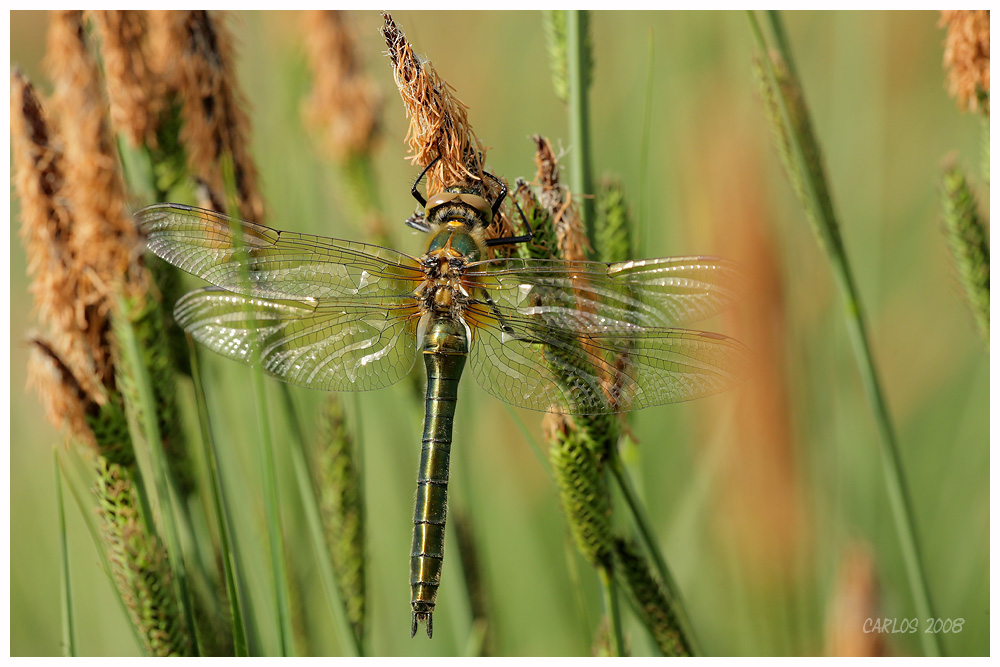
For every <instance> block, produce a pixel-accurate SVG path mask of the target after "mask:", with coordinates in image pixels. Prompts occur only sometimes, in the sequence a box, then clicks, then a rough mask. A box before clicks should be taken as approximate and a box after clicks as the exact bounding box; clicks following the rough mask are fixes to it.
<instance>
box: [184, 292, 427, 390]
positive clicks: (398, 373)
mask: <svg viewBox="0 0 1000 667" xmlns="http://www.w3.org/2000/svg"><path fill="white" fill-rule="evenodd" d="M248 310H249V311H252V316H251V315H250V313H249V312H248ZM174 317H175V318H176V320H177V323H178V324H179V325H180V326H181V327H183V328H184V330H185V331H188V332H189V333H190V334H191V335H192V336H193V337H194V339H195V340H197V341H198V342H199V343H202V344H203V345H205V346H206V347H208V348H210V349H212V350H214V351H216V352H218V353H220V354H222V355H224V356H226V357H229V358H230V359H235V360H237V361H241V362H243V363H245V364H248V365H249V364H250V363H252V358H251V346H252V345H256V346H257V348H258V349H259V353H260V363H261V367H262V369H263V370H264V372H266V373H267V374H268V375H272V376H274V377H276V378H278V379H280V380H284V381H285V382H290V383H292V384H296V385H300V386H303V387H309V388H311V389H322V390H325V391H363V390H368V389H379V388H382V387H387V386H389V385H391V384H393V383H395V382H398V381H399V380H401V379H402V378H403V377H405V376H406V375H407V374H408V373H409V372H410V369H411V368H412V367H413V363H414V361H415V360H416V358H417V348H416V346H417V340H416V327H417V320H418V318H419V314H418V313H417V307H416V302H415V301H414V300H413V299H409V300H407V299H381V300H380V299H369V298H366V299H346V298H341V299H336V300H324V299H319V300H313V301H291V300H275V299H264V298H259V297H247V296H243V295H240V294H234V293H233V292H229V291H226V290H223V289H219V288H215V287H208V288H203V289H199V290H195V291H193V292H190V293H188V294H186V295H184V296H183V297H182V298H181V299H179V300H178V301H177V305H176V307H175V308H174ZM251 317H252V319H251Z"/></svg>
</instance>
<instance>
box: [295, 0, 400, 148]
mask: <svg viewBox="0 0 1000 667" xmlns="http://www.w3.org/2000/svg"><path fill="white" fill-rule="evenodd" d="M302 21H303V25H304V26H305V35H306V53H307V55H308V58H309V65H310V68H311V69H312V71H313V90H312V94H311V95H310V97H309V99H308V100H307V101H306V103H305V104H304V106H303V113H304V115H305V117H306V121H307V122H308V123H309V124H310V125H312V126H313V127H315V128H317V129H319V130H320V131H322V132H323V134H324V135H325V136H324V140H325V143H326V145H327V147H328V148H329V150H330V151H331V153H332V154H333V156H334V157H335V158H336V159H337V160H340V161H346V160H348V159H350V158H351V157H353V156H358V155H366V154H368V153H369V152H370V151H371V147H372V143H373V141H374V140H375V136H376V134H377V133H378V129H379V124H380V116H381V111H382V94H381V92H380V91H379V90H378V87H377V86H376V85H375V82H374V81H373V80H372V79H371V77H370V76H368V74H367V73H366V72H365V70H364V68H363V66H362V63H361V59H360V57H359V55H358V52H357V44H356V43H355V40H354V35H353V34H352V29H353V26H352V22H351V21H350V20H349V17H348V16H347V14H346V12H340V11H309V12H305V13H303V15H302Z"/></svg>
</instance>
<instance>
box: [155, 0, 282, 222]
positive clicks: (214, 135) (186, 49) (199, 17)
mask: <svg viewBox="0 0 1000 667" xmlns="http://www.w3.org/2000/svg"><path fill="white" fill-rule="evenodd" d="M150 23H151V29H152V30H153V32H154V40H153V41H154V45H155V46H154V53H155V58H157V59H158V64H157V67H160V68H162V70H163V72H164V76H165V78H166V81H167V85H168V87H169V88H170V89H171V90H172V91H174V92H175V93H176V94H177V95H178V96H179V97H180V99H181V116H182V118H183V122H184V124H183V128H182V129H181V142H182V143H183V144H184V148H185V150H186V152H187V157H188V168H189V170H190V171H191V174H192V175H193V176H194V177H195V178H196V180H198V181H199V182H200V183H202V184H203V185H204V186H205V187H206V188H207V190H208V192H207V193H206V194H207V196H206V197H204V198H203V199H205V200H207V201H208V202H211V204H210V205H211V206H212V207H213V208H215V209H216V210H224V209H222V208H219V206H221V205H222V204H223V202H225V201H226V198H225V192H226V188H225V182H224V179H223V174H222V169H221V167H220V164H221V162H222V159H223V156H225V155H231V156H232V160H233V164H234V181H235V185H236V195H237V198H238V200H239V211H232V214H233V215H240V216H242V217H243V218H245V219H247V220H253V221H255V222H261V221H262V220H263V219H264V201H263V199H262V198H261V195H260V191H259V189H258V184H257V180H258V179H257V167H256V165H255V164H254V161H253V158H252V156H251V155H250V120H249V117H248V115H247V112H246V101H245V100H244V98H243V94H242V93H241V92H240V89H239V86H238V84H237V79H236V73H235V66H234V57H233V38H232V36H231V35H230V33H229V30H228V29H227V28H226V25H225V21H224V20H222V19H221V18H218V17H216V16H215V15H214V14H210V13H209V12H207V11H156V12H153V13H152V15H151V17H150Z"/></svg>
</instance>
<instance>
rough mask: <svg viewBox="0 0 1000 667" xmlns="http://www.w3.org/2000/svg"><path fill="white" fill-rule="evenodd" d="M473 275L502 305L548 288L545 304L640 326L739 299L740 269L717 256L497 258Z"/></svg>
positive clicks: (518, 304) (516, 304) (666, 323)
mask: <svg viewBox="0 0 1000 667" xmlns="http://www.w3.org/2000/svg"><path fill="white" fill-rule="evenodd" d="M466 275H467V276H468V277H469V280H470V282H472V283H474V285H475V286H478V287H481V288H483V289H485V290H487V291H488V292H489V295H490V297H491V298H492V299H493V300H494V301H495V302H496V303H497V304H498V305H501V306H506V307H508V308H513V309H523V308H526V307H529V306H531V305H532V304H530V303H529V301H530V299H531V298H532V297H533V296H534V295H536V294H537V293H538V292H539V291H544V293H545V296H546V301H545V304H544V306H545V307H546V308H548V309H551V310H553V311H555V310H560V309H561V310H563V311H569V310H575V311H579V312H581V313H584V316H585V317H587V315H586V314H588V313H589V314H591V315H593V316H594V317H595V318H606V319H610V320H613V321H616V322H623V323H628V324H632V325H636V326H641V327H661V328H662V327H674V326H677V325H680V324H685V323H688V322H696V321H698V320H702V319H705V318H707V317H711V316H712V315H715V314H717V313H719V312H721V311H723V310H725V309H727V308H729V307H730V306H732V305H733V304H734V303H735V302H736V300H737V298H738V292H739V290H738V288H739V285H740V284H741V282H742V281H741V277H740V271H739V268H738V267H737V265H736V264H734V263H733V262H730V261H727V260H724V259H719V258H717V257H665V258H660V259H644V260H632V261H628V262H618V263H615V264H606V263H603V262H565V261H561V260H547V259H516V258H515V259H492V260H486V261H483V262H476V263H474V264H470V265H469V267H468V270H467V272H466Z"/></svg>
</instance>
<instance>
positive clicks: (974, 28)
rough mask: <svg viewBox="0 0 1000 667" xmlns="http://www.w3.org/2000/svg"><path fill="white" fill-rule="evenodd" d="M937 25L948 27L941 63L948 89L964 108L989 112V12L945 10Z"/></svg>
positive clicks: (983, 10) (985, 113)
mask: <svg viewBox="0 0 1000 667" xmlns="http://www.w3.org/2000/svg"><path fill="white" fill-rule="evenodd" d="M938 25H939V26H946V27H947V28H948V32H947V36H946V37H945V42H944V66H945V69H947V70H948V92H949V93H951V95H952V96H954V97H955V99H956V100H957V101H958V105H959V106H960V107H961V108H962V109H965V110H967V111H980V112H982V113H983V114H984V115H986V116H987V117H989V115H990V12H989V10H985V9H979V10H947V11H942V12H941V20H940V22H939V23H938Z"/></svg>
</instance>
